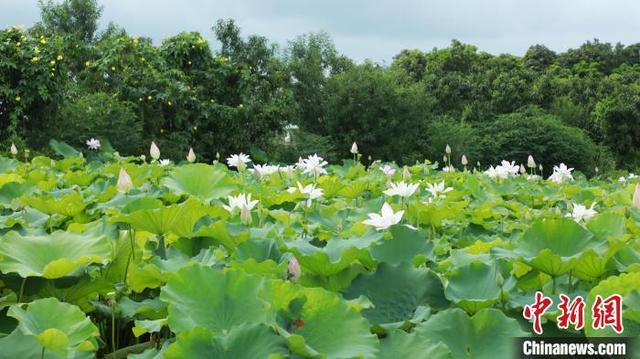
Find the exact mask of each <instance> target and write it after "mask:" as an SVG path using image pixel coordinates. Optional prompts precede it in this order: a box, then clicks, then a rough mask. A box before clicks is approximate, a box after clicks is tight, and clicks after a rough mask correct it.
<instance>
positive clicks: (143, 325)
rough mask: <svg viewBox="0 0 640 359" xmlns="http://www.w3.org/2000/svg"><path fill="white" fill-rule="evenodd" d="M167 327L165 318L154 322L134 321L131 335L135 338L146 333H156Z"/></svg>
mask: <svg viewBox="0 0 640 359" xmlns="http://www.w3.org/2000/svg"><path fill="white" fill-rule="evenodd" d="M166 326H167V318H160V319H154V320H136V321H135V325H134V327H133V328H132V331H133V335H134V336H135V337H136V338H137V337H139V336H141V335H143V334H147V333H158V332H160V330H162V328H163V327H166Z"/></svg>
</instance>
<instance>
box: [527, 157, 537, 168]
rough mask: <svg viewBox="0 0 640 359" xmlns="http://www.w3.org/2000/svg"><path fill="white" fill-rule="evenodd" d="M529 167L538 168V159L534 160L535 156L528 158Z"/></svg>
mask: <svg viewBox="0 0 640 359" xmlns="http://www.w3.org/2000/svg"><path fill="white" fill-rule="evenodd" d="M527 167H529V168H536V161H534V160H533V156H531V155H529V157H528V158H527Z"/></svg>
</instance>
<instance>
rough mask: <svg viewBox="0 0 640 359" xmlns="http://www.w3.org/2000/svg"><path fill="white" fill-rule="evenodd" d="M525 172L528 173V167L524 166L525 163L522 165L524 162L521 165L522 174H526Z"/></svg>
mask: <svg viewBox="0 0 640 359" xmlns="http://www.w3.org/2000/svg"><path fill="white" fill-rule="evenodd" d="M525 173H527V169H526V168H524V165H522V164H521V165H520V174H521V175H523V174H525Z"/></svg>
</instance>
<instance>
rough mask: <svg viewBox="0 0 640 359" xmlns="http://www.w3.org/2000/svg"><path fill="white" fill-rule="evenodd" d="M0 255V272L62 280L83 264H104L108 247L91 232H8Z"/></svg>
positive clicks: (109, 244) (99, 236)
mask: <svg viewBox="0 0 640 359" xmlns="http://www.w3.org/2000/svg"><path fill="white" fill-rule="evenodd" d="M0 253H2V257H0V271H2V272H5V273H18V274H19V275H20V276H21V277H23V278H26V277H44V278H49V279H51V278H60V277H64V276H66V275H68V274H70V273H71V272H73V271H75V270H76V269H78V268H80V267H81V266H83V265H85V264H89V263H101V264H106V263H108V262H109V261H110V260H111V256H112V245H111V243H110V241H109V240H107V238H106V237H105V236H104V235H98V234H96V233H95V232H94V231H88V232H86V233H84V234H78V233H72V232H63V231H56V232H53V233H51V234H45V235H27V236H21V235H19V234H18V233H16V232H9V233H7V234H6V235H5V236H4V237H3V238H2V239H1V240H0Z"/></svg>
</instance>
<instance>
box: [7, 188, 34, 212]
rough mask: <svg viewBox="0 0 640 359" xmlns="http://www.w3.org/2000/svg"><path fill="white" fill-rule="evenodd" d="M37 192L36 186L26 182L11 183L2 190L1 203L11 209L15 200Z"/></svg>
mask: <svg viewBox="0 0 640 359" xmlns="http://www.w3.org/2000/svg"><path fill="white" fill-rule="evenodd" d="M34 190H35V185H33V184H31V183H29V182H24V183H18V182H10V183H7V184H5V185H4V186H2V187H1V188H0V203H1V204H2V205H3V206H5V207H10V206H11V203H12V202H13V200H14V199H16V198H20V197H21V196H28V195H30V194H31V193H32V192H33V191H34Z"/></svg>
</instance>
